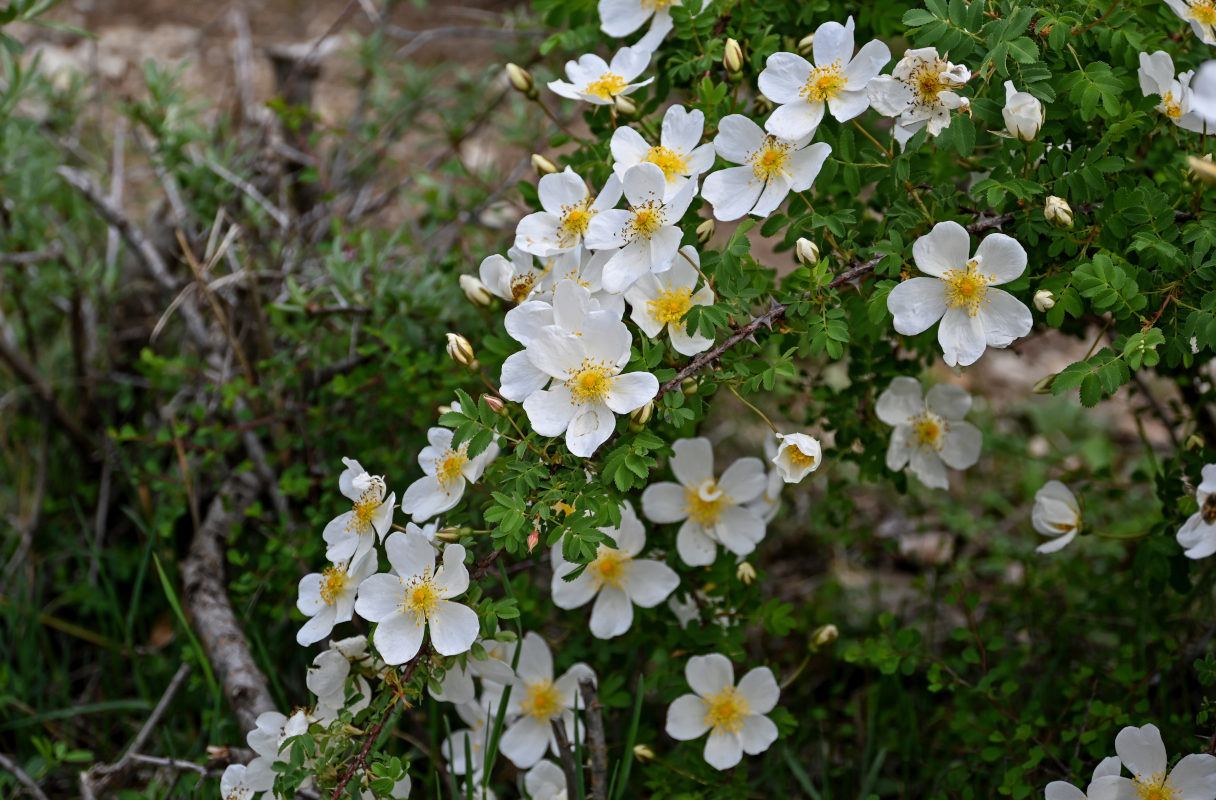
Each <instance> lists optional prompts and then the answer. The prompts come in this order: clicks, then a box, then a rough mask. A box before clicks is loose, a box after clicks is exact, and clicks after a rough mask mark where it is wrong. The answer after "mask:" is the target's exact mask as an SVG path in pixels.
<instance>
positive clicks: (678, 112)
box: [611, 105, 714, 200]
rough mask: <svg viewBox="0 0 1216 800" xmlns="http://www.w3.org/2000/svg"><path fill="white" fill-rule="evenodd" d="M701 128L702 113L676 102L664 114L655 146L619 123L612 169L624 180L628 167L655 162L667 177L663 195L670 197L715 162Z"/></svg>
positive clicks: (712, 147)
mask: <svg viewBox="0 0 1216 800" xmlns="http://www.w3.org/2000/svg"><path fill="white" fill-rule="evenodd" d="M704 130H705V114H704V113H702V112H701V111H700V110H697V109H694V110H692V111H689V110H688V109H686V108H684V106H679V105H676V106H671V107H670V108H668V109H667V113H666V114H664V115H663V129H662V133H661V134H660V136H659V144H657V145H655V146H654V147H651V145H650V143H649V142H647V141H646V140H645V139H643V138H642V135H641V134H640V133H638V132H637V131H635V130H634V129H633V128H630V127H629V126H627V125H622V126H621V127H619V128H617V129H616V130H615V131H614V132H613V134H612V141H611V149H612V161H613V163H612V171H613V172H614V173H615V174H616V176H617V177H618V178H620V179H621V180H624V178H625V174H626V173H627V172H628V171H629V170H630V168H632V167H636V166H637V165H638V164H654V165H655V166H656V167H658V168H659V169H661V170H663V177H665V178H666V179H667V190H666V192H664V194H663V199H664V200H671V199H672V198H673V197H674V196H675V195H676V193H678V192H679V191H680V190H681V189H683V188H684V185H685V184H686V183H688V182H689V181H690V180H695V179H696V178H697V176H698V175H700V174H701V173H702V172H704V171H705V170H707V169H709V168H710V167H712V166H713V165H714V146H713V145H712V144H708V143H707V144H701V134H702V132H703V131H704ZM698 145H699V146H698Z"/></svg>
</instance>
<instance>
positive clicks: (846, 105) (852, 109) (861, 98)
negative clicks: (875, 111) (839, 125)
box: [828, 91, 870, 122]
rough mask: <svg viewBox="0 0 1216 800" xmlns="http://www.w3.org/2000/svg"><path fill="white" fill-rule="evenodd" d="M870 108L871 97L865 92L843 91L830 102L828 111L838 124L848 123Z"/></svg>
mask: <svg viewBox="0 0 1216 800" xmlns="http://www.w3.org/2000/svg"><path fill="white" fill-rule="evenodd" d="M869 107H870V96H869V95H868V94H866V93H865V92H864V91H842V92H841V93H840V94H838V95H836V96H835V97H833V98H830V99H829V100H828V110H829V111H831V112H832V116H833V117H835V118H836V121H837V122H848V121H849V120H851V119H853V118H854V117H858V116H861V115H862V114H863V113H865V110H866V109H867V108H869Z"/></svg>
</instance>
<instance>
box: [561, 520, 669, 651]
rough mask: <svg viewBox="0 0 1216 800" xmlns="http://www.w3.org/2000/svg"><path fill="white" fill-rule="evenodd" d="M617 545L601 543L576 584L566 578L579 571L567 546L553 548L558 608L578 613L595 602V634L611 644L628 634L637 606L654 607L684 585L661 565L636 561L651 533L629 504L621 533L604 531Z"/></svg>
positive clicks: (647, 559) (576, 579) (576, 580)
mask: <svg viewBox="0 0 1216 800" xmlns="http://www.w3.org/2000/svg"><path fill="white" fill-rule="evenodd" d="M600 530H601V531H602V532H604V533H606V534H608V535H609V536H611V537H612V538H613V539H614V540H615V541H616V547H609V546H608V545H606V544H601V545H600V546H599V547H598V548H597V549H596V553H595V558H594V559H593V560H592V561H591V563H590V564H588V565H587V568H586V569H584V570H583V572H582V574H581V575H579V576H578V577H577V578H575V579H573V580H566V579H565V576H566V575H569V574H570V573H571V572H574V570H575V569H577V567H578V565H577V564H572V563H570V562H569V561H567V560H566V559H565V557H563V556H562V543H561V542H558V543H557V544H555V545H553V555H552V561H553V581H552V591H553V604H554V605H555V606H557V607H558V608H565V609H571V608H578V607H579V606H583V605H586V604H587V603H588V602H590V601H591V598H593V597H594V598H595V606H594V607H593V608H592V609H591V635H592V636H595V637H596V638H599V639H611V638H612V637H614V636H620V635H621V634H623V633H625V632H626V631H628V630H629V627H630V626H631V625H632V624H633V607H634V606H635V605H638V606H641V607H642V608H654V607H655V606H657V605H658V604H659V603H661V602H663V601H664V600H666V599H667V596H668V595H670V594H671V593H672V592H673V591H675V588H676V587H677V586H679V585H680V577H679V576H678V575H676V573H675V570H673V569H672V568H671V567H669V566H667V565H666V564H664V563H663V562H662V561H655V560H653V559H649V558H635V556H636V555H637V554H638V553H640V552H642V549H643V548H644V547H646V531H645V530H644V529H643V528H642V523H641V521H640V520H638V518H637V515H636V514H635V513H634V512H633V506H631V505H629V504H628V503H624V504H622V505H621V525H620V527H619V528H600Z"/></svg>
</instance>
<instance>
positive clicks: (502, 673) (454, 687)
mask: <svg viewBox="0 0 1216 800" xmlns="http://www.w3.org/2000/svg"><path fill="white" fill-rule="evenodd" d="M501 644H502V643H501V642H496V641H494V640H492V639H491V640H484V639H483V640H482V641H481V645H482V647H483V648H484V649H485V650H486V652H487V654H489V653H492V652H495V651H496V650H498V646H499V645H501ZM475 676H476V677H479V678H481V679H482V680H485V681H492V682H494V683H496V684H500V685H505V684H507V683H510V682H511V681H512V680H514V678H515V672H514V671H513V670H512V669H511V657H510V654H509V651H506V658H505V660H504V659H503V658H501V657H500V658H494V657H493V656H490V657H489V658H487V659H485V660H478V659H476V658H474V657H473V656H472V654H470V655H469V657H468V660H467V661H466V662H465V666H463V667H461V666H460V665H459V664H456V663H451V664H449V665H448V668H447V671H446V672H445V673H444V675H443V680H442V681H440V684H439V691H438V692H432V694H431V696H432V697H434V698H435V699H436V700H439V701H442V702H444V703H455V704H456V705H460V704H462V703H468V702H471V701H472V700H473V697H474V696H475V695H476V687H475V686H474V685H473V678H474V677H475Z"/></svg>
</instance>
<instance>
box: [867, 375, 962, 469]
mask: <svg viewBox="0 0 1216 800" xmlns="http://www.w3.org/2000/svg"><path fill="white" fill-rule="evenodd" d="M970 409H971V395H969V394H967V393H966V392H965V391H963V390H962V389H961V388H960V387H958V386H955V385H954V384H952V383H939V384H937V385H936V386H934V387H933V388H932V389H930V390H929V394H928V395H927V396H926V397H925V398H924V401H923V402H922V400H921V391H920V381H918V380H916V378H908V377H900V378H896V379H895V380H893V381H891V385H890V386H888V387H887V390H886V391H885V392H883V393H882V394H881V395H879V397H878V403H877V405H876V407H875V409H874V410H875V412H876V413H877V414H878V418H879V419H880V420H882V421H883V422H885V423H886V424H888V425H893V426H894V427H895V430H894V432H892V434H891V444H890V446H889V447H888V448H887V469H892V470H896V471H898V470H901V469H903V468H904V467H905V466H908V467H909V468H910V469H911V470H912V474H913V475H915V476H916V477H918V478H920V480H921V483H923V484H925V485H926V486H930V487H932V488H934V489H945V488H948V487H949V485H950V482H949V480H948V479H947V477H946V467H947V466H949V467H952V468H954V469H966V468H967V467H969V466H971V465H972V464H974V463H975V462H976V461H977V460H978V459H979V457H980V445H981V444H982V443H983V437H982V436H981V435H980V432H979V429H978V428H976V427H975V426H974V425H972V424H971V423H970V422H963V417H964V416H966V414H967V412H968V411H969V410H970Z"/></svg>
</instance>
